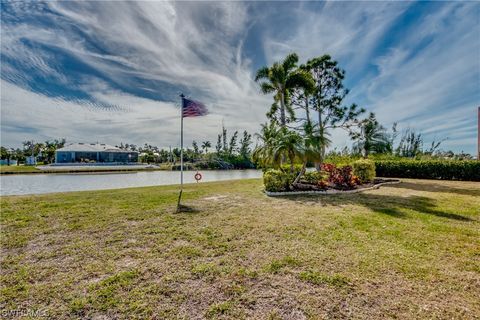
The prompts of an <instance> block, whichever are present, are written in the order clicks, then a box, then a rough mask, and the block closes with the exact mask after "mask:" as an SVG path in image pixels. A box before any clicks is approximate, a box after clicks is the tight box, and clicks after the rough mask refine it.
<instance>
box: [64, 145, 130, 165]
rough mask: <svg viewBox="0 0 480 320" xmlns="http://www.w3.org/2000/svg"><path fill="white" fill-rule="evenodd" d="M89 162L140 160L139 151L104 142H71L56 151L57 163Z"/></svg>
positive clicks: (128, 161)
mask: <svg viewBox="0 0 480 320" xmlns="http://www.w3.org/2000/svg"><path fill="white" fill-rule="evenodd" d="M89 162H101V163H132V162H138V152H136V151H130V150H122V149H120V148H117V147H114V146H110V145H108V144H104V143H71V144H69V145H67V146H64V147H63V148H60V149H57V151H56V152H55V163H89Z"/></svg>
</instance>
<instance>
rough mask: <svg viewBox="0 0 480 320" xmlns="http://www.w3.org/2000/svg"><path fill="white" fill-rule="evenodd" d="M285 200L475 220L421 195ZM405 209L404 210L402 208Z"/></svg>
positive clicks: (396, 214) (397, 215)
mask: <svg viewBox="0 0 480 320" xmlns="http://www.w3.org/2000/svg"><path fill="white" fill-rule="evenodd" d="M281 198H283V199H285V200H292V201H296V202H300V203H304V204H306V205H312V202H317V203H318V204H319V205H329V206H340V205H360V206H363V207H366V208H369V209H371V210H372V211H374V212H377V213H381V214H385V215H389V216H391V217H395V218H403V219H405V218H408V216H407V215H406V214H405V212H403V210H404V209H407V210H413V211H416V212H418V213H423V214H429V215H433V216H437V217H442V218H447V219H454V220H459V221H475V220H474V219H471V218H470V217H466V216H462V215H460V214H456V213H451V212H445V211H442V210H440V209H439V208H438V206H437V205H436V200H435V199H432V198H427V197H420V196H408V197H403V196H392V195H376V194H369V193H358V194H344V195H329V196H325V195H320V196H318V195H305V196H298V195H296V196H295V195H291V196H282V197H281ZM402 209H403V210H402Z"/></svg>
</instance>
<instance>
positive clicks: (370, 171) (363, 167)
mask: <svg viewBox="0 0 480 320" xmlns="http://www.w3.org/2000/svg"><path fill="white" fill-rule="evenodd" d="M352 168H353V174H355V175H356V176H357V177H358V179H360V181H361V182H362V183H366V182H372V181H373V179H374V178H375V162H373V161H372V160H368V159H361V160H357V161H355V162H353V163H352Z"/></svg>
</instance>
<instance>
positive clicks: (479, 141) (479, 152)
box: [477, 107, 480, 161]
mask: <svg viewBox="0 0 480 320" xmlns="http://www.w3.org/2000/svg"><path fill="white" fill-rule="evenodd" d="M477 126H478V128H477V129H478V132H477V135H478V136H477V161H480V107H478V120H477Z"/></svg>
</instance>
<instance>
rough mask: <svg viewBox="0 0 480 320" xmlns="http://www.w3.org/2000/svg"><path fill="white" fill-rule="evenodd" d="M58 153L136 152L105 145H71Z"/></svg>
mask: <svg viewBox="0 0 480 320" xmlns="http://www.w3.org/2000/svg"><path fill="white" fill-rule="evenodd" d="M57 151H65V152H135V151H129V150H122V149H120V148H118V147H114V146H111V145H108V144H105V143H81V142H80V143H70V144H69V145H66V146H64V147H63V148H60V149H57Z"/></svg>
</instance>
